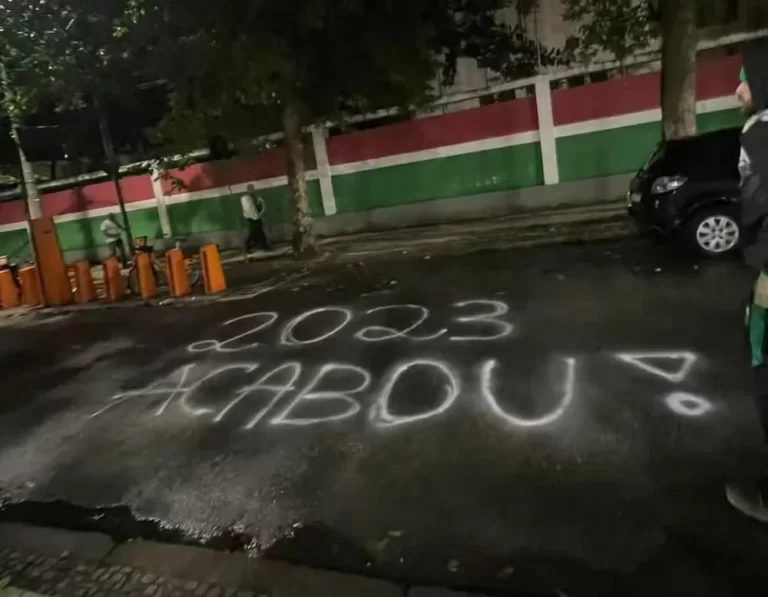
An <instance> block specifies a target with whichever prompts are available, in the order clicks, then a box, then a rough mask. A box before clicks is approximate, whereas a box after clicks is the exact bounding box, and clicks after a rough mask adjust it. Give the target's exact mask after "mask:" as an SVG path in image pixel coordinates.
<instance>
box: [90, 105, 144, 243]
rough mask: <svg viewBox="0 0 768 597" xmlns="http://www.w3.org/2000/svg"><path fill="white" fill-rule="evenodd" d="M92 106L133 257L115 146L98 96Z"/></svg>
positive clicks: (129, 224)
mask: <svg viewBox="0 0 768 597" xmlns="http://www.w3.org/2000/svg"><path fill="white" fill-rule="evenodd" d="M93 105H94V107H95V108H96V115H97V117H98V119H99V131H100V132H101V144H102V146H103V147H104V157H105V158H106V160H107V171H108V173H109V177H110V178H111V179H112V184H113V185H114V187H115V193H116V194H117V204H118V205H119V206H120V214H121V216H122V219H123V229H124V230H125V236H126V237H127V240H128V252H129V254H130V255H133V253H134V247H133V234H132V233H131V222H130V220H129V219H128V212H127V211H126V210H125V197H124V196H123V189H122V187H121V186H120V166H119V164H118V163H117V156H115V145H114V143H113V142H112V132H111V131H110V129H109V119H108V118H107V111H106V108H105V106H104V102H103V100H102V99H101V98H99V97H98V96H94V100H93Z"/></svg>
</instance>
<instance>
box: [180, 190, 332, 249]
mask: <svg viewBox="0 0 768 597" xmlns="http://www.w3.org/2000/svg"><path fill="white" fill-rule="evenodd" d="M307 193H308V196H309V212H310V214H311V215H312V216H315V217H319V216H322V215H323V202H322V199H321V197H320V184H319V182H318V181H316V180H312V181H308V182H307ZM258 195H259V196H261V197H263V198H264V202H265V203H266V206H267V211H266V213H265V215H264V221H265V224H266V225H267V227H269V225H270V224H287V223H290V222H291V220H292V217H293V207H292V205H291V198H290V193H289V189H288V187H287V186H284V187H276V188H270V189H261V190H259V191H258ZM168 215H169V217H170V220H171V228H172V230H173V233H174V234H175V235H183V236H191V235H193V234H203V233H207V232H218V231H223V230H239V229H241V228H244V226H245V224H244V222H243V213H242V210H241V208H240V195H239V194H236V195H222V196H221V197H213V198H211V199H199V200H196V201H186V202H184V203H172V204H171V205H169V206H168Z"/></svg>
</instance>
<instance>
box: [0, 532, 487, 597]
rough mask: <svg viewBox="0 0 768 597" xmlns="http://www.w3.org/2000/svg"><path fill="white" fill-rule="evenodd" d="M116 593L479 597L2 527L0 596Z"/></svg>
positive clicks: (216, 554) (196, 550)
mask: <svg viewBox="0 0 768 597" xmlns="http://www.w3.org/2000/svg"><path fill="white" fill-rule="evenodd" d="M62 549H63V550H64V551H60V550H62ZM37 591H39V592H37ZM118 593H119V594H120V595H123V596H125V597H134V596H136V597H143V596H148V597H159V596H160V595H162V596H163V597H166V596H170V597H176V596H178V597H298V596H301V597H305V596H306V597H361V596H365V597H483V594H479V593H464V592H455V591H451V590H445V589H440V588H435V587H422V586H410V585H405V584H402V583H401V582H393V581H389V580H384V579H380V578H373V577H367V576H360V575H359V574H349V573H343V572H334V571H328V570H320V569H314V568H308V567H306V566H301V565H295V564H290V563H285V562H281V561H276V560H270V559H266V558H260V557H251V556H249V554H247V553H243V552H237V553H230V552H220V551H214V550H211V549H207V548H203V547H193V546H184V545H172V544H165V543H156V542H154V541H142V540H135V541H128V542H125V543H121V544H117V545H115V544H114V543H113V542H112V540H111V539H110V538H109V537H107V536H106V535H103V534H100V533H87V532H80V531H65V530H60V529H53V528H48V527H38V526H31V525H26V524H17V523H0V597H46V596H47V597H75V596H79V597H83V596H85V595H89V596H91V595H94V596H96V595H98V596H105V597H106V596H109V595H114V594H118Z"/></svg>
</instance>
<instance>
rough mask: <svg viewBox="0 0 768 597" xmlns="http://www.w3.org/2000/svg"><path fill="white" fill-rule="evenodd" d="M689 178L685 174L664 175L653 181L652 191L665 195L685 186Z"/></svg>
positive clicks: (655, 193)
mask: <svg viewBox="0 0 768 597" xmlns="http://www.w3.org/2000/svg"><path fill="white" fill-rule="evenodd" d="M687 180H688V179H687V178H686V177H685V176H662V177H661V178H657V179H656V180H654V181H653V185H652V186H651V193H653V194H654V195H663V194H664V193H671V192H672V191H676V190H677V189H679V188H680V187H681V186H683V185H684V184H685V183H686V181H687Z"/></svg>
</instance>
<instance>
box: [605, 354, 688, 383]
mask: <svg viewBox="0 0 768 597" xmlns="http://www.w3.org/2000/svg"><path fill="white" fill-rule="evenodd" d="M616 358H617V359H619V360H620V361H623V362H625V363H627V364H629V365H634V366H635V367H638V368H639V369H642V370H643V371H645V372H646V373H650V374H651V375H656V376H658V377H662V378H664V379H666V380H667V381H671V382H672V383H680V382H681V381H683V380H684V379H685V378H686V377H688V373H690V371H691V367H693V365H694V364H695V363H696V360H697V356H696V355H695V354H694V353H692V352H687V351H675V352H643V353H617V354H616Z"/></svg>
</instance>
